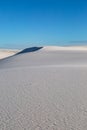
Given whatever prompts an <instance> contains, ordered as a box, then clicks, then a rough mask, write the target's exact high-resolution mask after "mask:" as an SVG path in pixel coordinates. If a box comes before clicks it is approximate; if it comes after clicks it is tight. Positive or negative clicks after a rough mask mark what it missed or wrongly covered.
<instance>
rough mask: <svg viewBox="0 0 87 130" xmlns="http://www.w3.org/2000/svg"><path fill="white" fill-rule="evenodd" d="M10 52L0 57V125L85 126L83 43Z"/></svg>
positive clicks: (84, 129) (35, 129) (86, 129)
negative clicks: (4, 56) (8, 55)
mask: <svg viewBox="0 0 87 130" xmlns="http://www.w3.org/2000/svg"><path fill="white" fill-rule="evenodd" d="M0 52H1V51H0ZM13 52H14V51H12V53H11V51H10V54H12V55H13V54H14V55H13V56H12V57H8V58H5V59H1V60H0V130H87V47H51V46H50V47H31V48H26V49H24V50H22V51H15V52H14V53H13ZM3 53H4V52H3Z"/></svg>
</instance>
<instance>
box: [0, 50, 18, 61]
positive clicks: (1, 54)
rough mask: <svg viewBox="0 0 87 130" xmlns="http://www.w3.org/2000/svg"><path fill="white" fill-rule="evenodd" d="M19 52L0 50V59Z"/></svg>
mask: <svg viewBox="0 0 87 130" xmlns="http://www.w3.org/2000/svg"><path fill="white" fill-rule="evenodd" d="M17 52H19V50H11V49H0V59H3V58H6V57H9V56H12V55H14V54H16V53H17Z"/></svg>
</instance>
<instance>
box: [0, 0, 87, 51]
mask: <svg viewBox="0 0 87 130" xmlns="http://www.w3.org/2000/svg"><path fill="white" fill-rule="evenodd" d="M73 44H82V45H83V44H87V0H0V47H2V48H24V47H28V46H37V45H38V46H42V45H73Z"/></svg>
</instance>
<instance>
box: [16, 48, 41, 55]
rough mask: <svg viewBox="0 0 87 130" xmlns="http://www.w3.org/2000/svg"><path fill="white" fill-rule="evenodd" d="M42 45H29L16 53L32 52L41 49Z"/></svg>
mask: <svg viewBox="0 0 87 130" xmlns="http://www.w3.org/2000/svg"><path fill="white" fill-rule="evenodd" d="M42 48H43V47H30V48H26V49H24V50H22V51H21V52H18V53H17V54H16V55H19V54H23V53H29V52H34V51H38V50H40V49H42Z"/></svg>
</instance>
